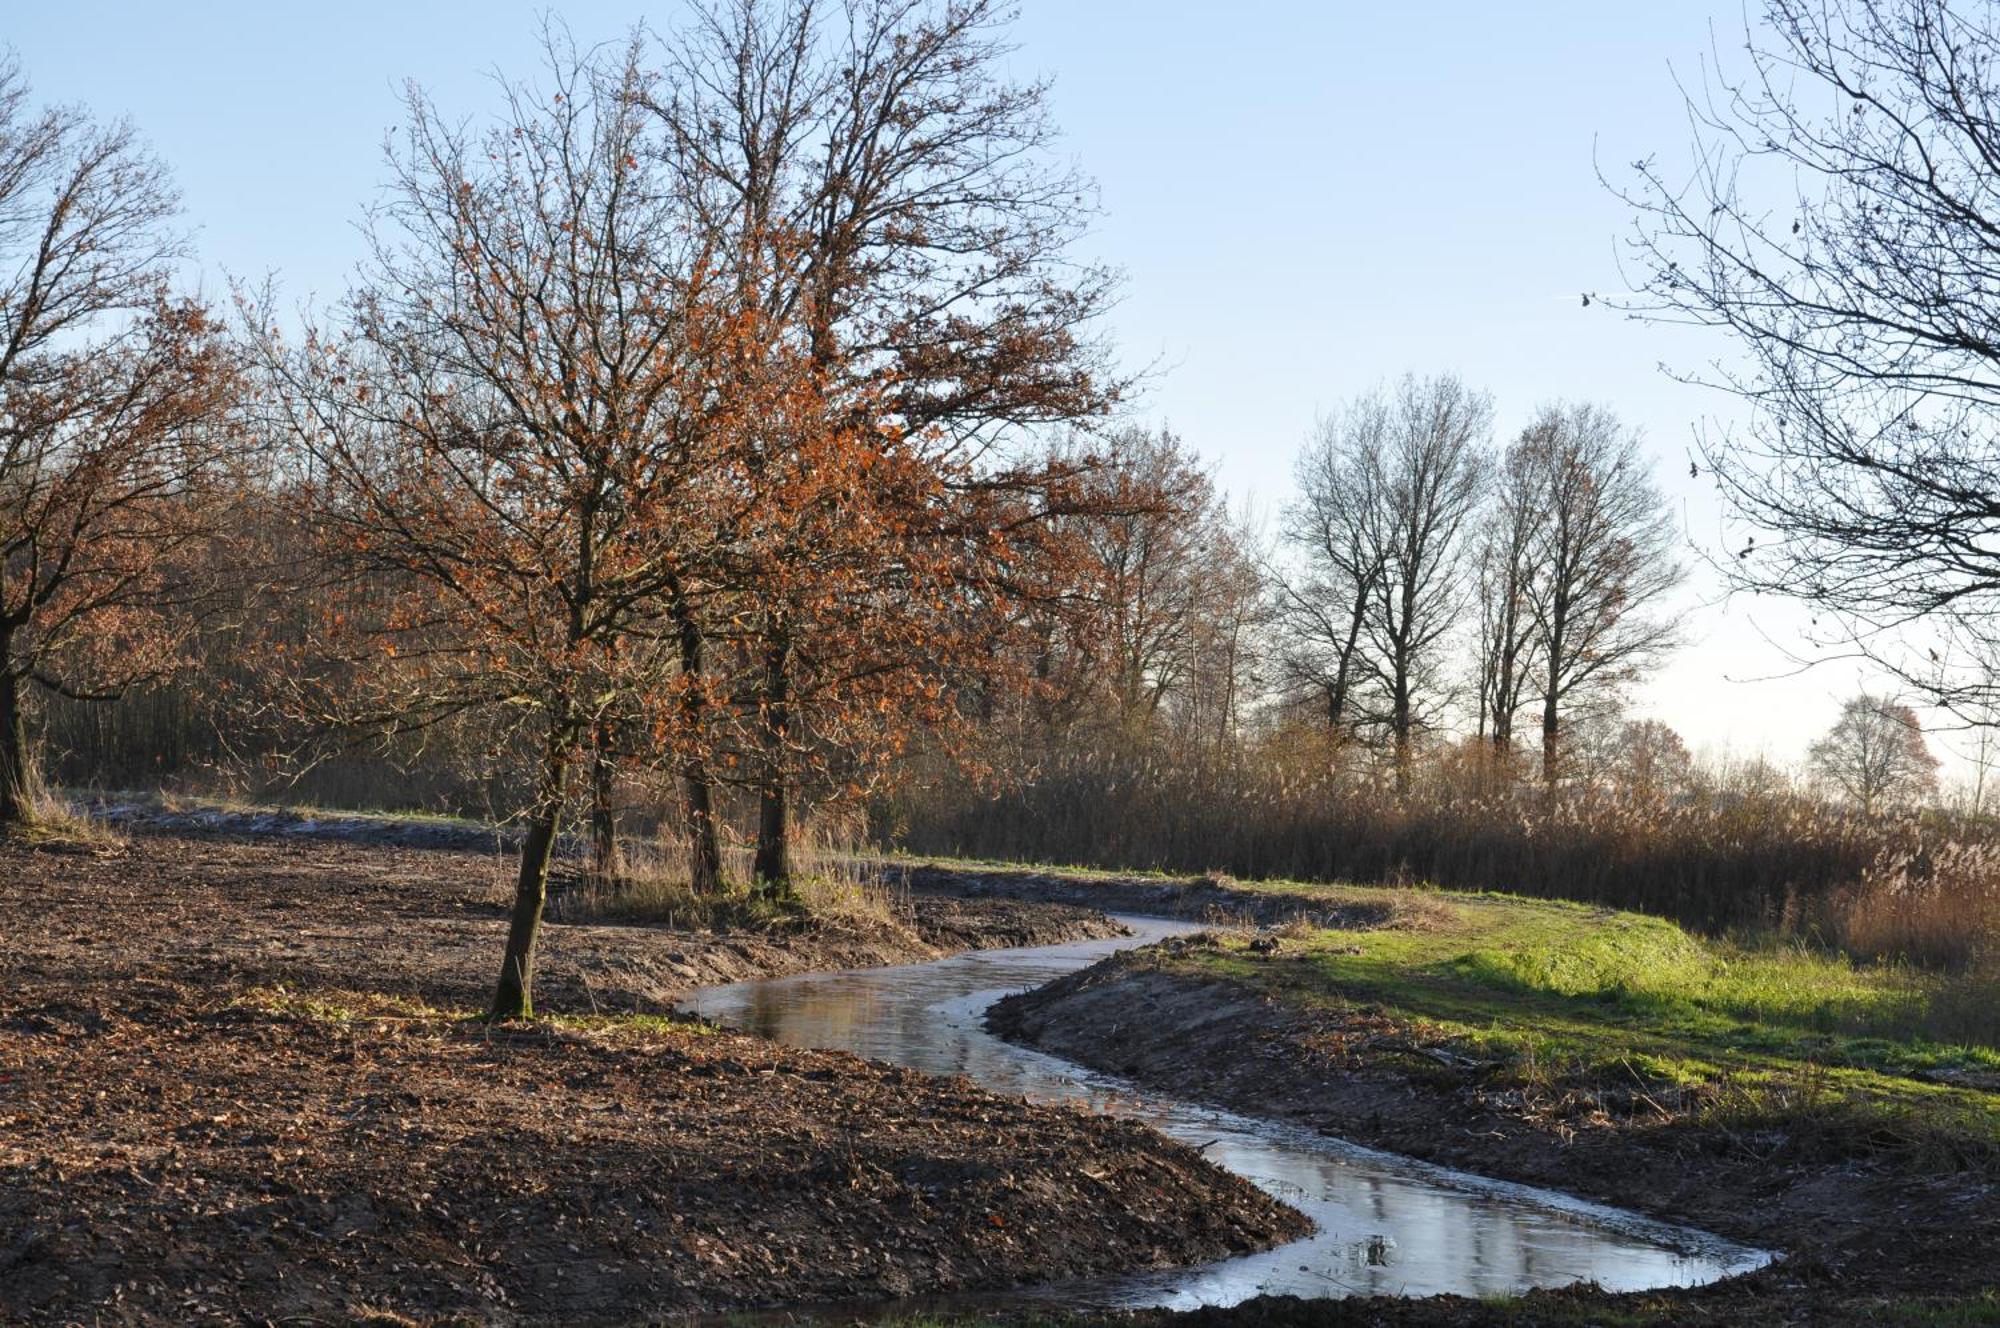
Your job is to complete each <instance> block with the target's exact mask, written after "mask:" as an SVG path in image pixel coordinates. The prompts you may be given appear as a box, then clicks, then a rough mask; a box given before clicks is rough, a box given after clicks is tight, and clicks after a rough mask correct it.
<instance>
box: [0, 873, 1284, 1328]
mask: <svg viewBox="0 0 2000 1328" xmlns="http://www.w3.org/2000/svg"><path fill="white" fill-rule="evenodd" d="M505 870H506V869H505V864H504V863H496V862H495V861H493V860H491V859H489V858H486V857H482V856H480V855H477V854H471V853H450V852H439V851H432V850H410V849H395V848H382V847H357V846H350V845H342V844H334V843H321V842H295V843H279V844H266V843H244V842H235V841H229V840H221V839H211V840H201V839H172V838H153V837H144V836H138V837H134V838H133V839H132V840H131V841H130V842H129V843H126V844H122V845H118V844H113V845H107V846H99V847H87V848H81V849H74V850H70V851H38V850H36V849H33V848H28V847H23V846H19V845H5V846H0V928H4V934H5V935H6V936H7V938H8V943H7V945H6V947H5V949H4V951H0V1319H4V1320H5V1321H8V1322H27V1323H128V1322H137V1323H185V1322H264V1321H270V1322H285V1323H342V1322H353V1321H356V1319H357V1317H359V1316H363V1315H365V1314H369V1313H376V1312H380V1313H382V1314H388V1313H390V1312H393V1313H394V1314H400V1315H403V1316H406V1317H407V1318H408V1319H410V1320H414V1321H416V1322H426V1323H427V1322H439V1321H448V1322H467V1323H472V1322H477V1323H510V1322H521V1323H593V1322H614V1321H616V1322H629V1321H631V1320H632V1319H634V1318H640V1317H644V1316H645V1315H647V1314H649V1313H656V1312H657V1313H664V1312H668V1311H674V1310H683V1311H684V1310H695V1309H700V1310H723V1309H729V1308H733V1307H739V1306H752V1305H773V1304H786V1303H800V1302H815V1301H826V1300H833V1299H846V1298H851V1297H879V1296H886V1295H897V1294H903V1293H908V1292H931V1291H949V1290H958V1289H971V1288H984V1287H994V1286H999V1285H1004V1284H1007V1283H1012V1282H1017V1281H1021V1280H1025V1279H1035V1278H1041V1277H1049V1276H1066V1275H1073V1274H1080V1273H1087V1272H1095V1271H1109V1270H1113V1269H1120V1268H1129V1267H1138V1266H1143V1265H1159V1264H1171V1263H1185V1262H1194V1261H1199V1260H1204V1259H1208V1258H1212V1257H1215V1256H1218V1255H1221V1254H1223V1253H1226V1252H1229V1251H1234V1250H1241V1249H1247V1248H1252V1247H1257V1246H1261V1245H1265V1244H1269V1243H1271V1242H1272V1241H1274V1240H1276V1239H1279V1238H1281V1237H1284V1236H1288V1235H1290V1234H1293V1233H1294V1232H1296V1231H1297V1230H1298V1228H1299V1226H1300V1225H1301V1219H1299V1218H1298V1217H1297V1216H1296V1215H1295V1214H1292V1213H1290V1212H1289V1211H1288V1210H1285V1209H1282V1208H1280V1207H1279V1206H1278V1205H1276V1204H1275V1203H1274V1202H1273V1201H1271V1200H1270V1199H1268V1198H1267V1197H1266V1196H1264V1195H1263V1194H1262V1193H1261V1192H1259V1191H1257V1190H1255V1189H1254V1188H1253V1187H1251V1186H1249V1185H1247V1184H1245V1183H1242V1182H1239V1181H1236V1180H1234V1179H1232V1178H1230V1177H1228V1176H1226V1175H1224V1174H1223V1173H1221V1172H1219V1171H1217V1170H1215V1169H1214V1168H1212V1167H1210V1166H1209V1165H1208V1164H1206V1163H1205V1162H1203V1161H1202V1160H1201V1159H1200V1158H1199V1157H1198V1156H1197V1155H1196V1154H1194V1153H1192V1152H1190V1151H1188V1150H1186V1149H1183V1148H1180V1147H1178V1146H1175V1145H1171V1144H1168V1143H1166V1142H1165V1141H1163V1140H1161V1139H1159V1138H1158V1137H1157V1136H1154V1135H1151V1134H1150V1133H1148V1132H1147V1131H1145V1130H1143V1129H1140V1128H1138V1127H1136V1126H1133V1125H1129V1124H1123V1123H1118V1122H1114V1121H1110V1120H1106V1119H1103V1118H1097V1117H1090V1116H1085V1115H1082V1114H1079V1113H1074V1112H1067V1111H1059V1110H1050V1109H1043V1108H1035V1107H1030V1106H1027V1105H1025V1104H1023V1103H1021V1102H1018V1101H1008V1100H1005V1099H1001V1098H997V1097H995V1096H993V1095H991V1094H988V1093H985V1092H982V1091H980V1090H978V1089H976V1088H974V1087H972V1086H971V1085H970V1084H968V1083H966V1082H964V1081H962V1080H936V1079H929V1078H926V1077H924V1076H920V1075H916V1074H913V1073H909V1072H905V1071H900V1070H895V1069H889V1068H884V1067H878V1066H872V1065H869V1064H866V1063H864V1062H861V1061H857V1060H855V1059H853V1058H850V1057H845V1056H839V1055H830V1054H819V1053H811V1052H799V1051H794V1050H787V1049H784V1048H780V1047H776V1046H773V1045H770V1044H766V1043H762V1042H759V1041H756V1040H754V1039H751V1038H747V1037H741V1036H737V1035H734V1034H726V1033H717V1032H712V1031H705V1030H701V1029H696V1028H690V1027H689V1026H687V1025H685V1024H679V1023H673V1022H670V1021H666V1020H661V1019H657V1018H649V1017H644V1016H640V1017H632V1016H629V1015H626V1014H625V1013H624V1012H627V1011H632V1010H635V1009H637V1010H648V1009H659V1008H661V1007H662V1006H663V1005H664V1004H665V1002H666V1001H668V1000H669V999H670V998H671V997H672V995H673V994H674V993H676V992H677V991H681V990H685V989H686V988H687V987H689V986H693V985H699V984H702V983H707V982H714V981H724V980H729V979H732V978H739V977H745V976H750V975H753V974H758V973H768V972H782V971H798V970H801V969H806V968H813V967H827V966H848V965H858V964H867V963H881V962H890V961H896V960H905V959H911V958H919V957H924V956H926V955H928V954H932V953H937V952H939V951H940V950H941V949H944V948H956V947H959V946H963V945H965V944H968V943H987V944H1012V943H1023V942H1030V941H1053V940H1056V939H1061V938H1065V937H1071V936H1078V935H1096V934H1103V933H1104V932H1105V931H1106V930H1107V926H1108V924H1106V923H1105V921H1104V920H1103V919H1102V918H1101V917H1098V916H1095V915H1092V914H1090V913H1088V912H1085V911H1081V910H1075V909H1066V908H1062V907H1058V906H1053V905H1037V904H1032V903H1004V902H991V901H984V902H977V903H967V902H964V901H954V900H943V899H932V898H929V897H924V898H919V899H916V900H914V901H912V903H911V905H910V908H909V911H908V912H907V913H906V914H904V915H902V916H899V917H892V918H872V919H868V920H866V921H864V922H855V923H852V924H846V925H842V926H835V927H827V928H812V927H802V928H797V929H794V930H793V931H791V932H789V933H778V934H758V935H743V936H721V935H710V936H693V935H688V934H684V933H674V932H668V931H662V930H656V929H649V928H634V927H554V928H552V929H551V930H550V934H549V937H548V946H547V950H546V952H545V958H544V961H543V969H542V974H543V978H542V990H541V993H540V995H541V998H542V999H541V1003H542V1005H543V1007H544V1008H545V1009H546V1010H549V1011H552V1012H563V1013H562V1014H560V1015H558V1017H557V1018H555V1019H553V1020H550V1021H546V1022H544V1023H543V1024H541V1025H538V1026H536V1027H533V1028H531V1029H525V1030H495V1029H489V1028H487V1027H486V1026H484V1025H481V1024H478V1023H475V1022H471V1021H468V1020H466V1019H464V1018H462V1017H460V1016H461V1015H462V1013H463V1012H464V1011H465V1010H467V1009H471V1008H476V1007H477V1006H478V1005H479V1003H480V1002H481V1001H483V999H484V997H485V995H486V991H487V984H488V983H489V982H490V980H491V978H492V973H491V971H490V970H491V967H492V965H493V964H494V963H495V962H496V956H497V953H498V949H499V939H500V934H501V930H502V927H503V926H504V923H503V921H502V919H501V913H500V908H499V905H498V899H499V897H500V891H499V889H498V885H499V883H500V882H503V881H504V879H505ZM592 1011H600V1012H617V1013H616V1014H610V1013H600V1014H593V1013H591V1012H592ZM565 1016H566V1017H565ZM382 1321H384V1322H387V1321H390V1320H388V1319H386V1318H385V1319H383V1320H382Z"/></svg>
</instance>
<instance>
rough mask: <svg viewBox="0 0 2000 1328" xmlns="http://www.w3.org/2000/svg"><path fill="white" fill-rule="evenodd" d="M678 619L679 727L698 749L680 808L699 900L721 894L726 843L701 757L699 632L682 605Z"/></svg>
mask: <svg viewBox="0 0 2000 1328" xmlns="http://www.w3.org/2000/svg"><path fill="white" fill-rule="evenodd" d="M674 619H675V624H676V628H677V631H678V635H679V638H680V650H681V676H682V680H683V682H684V683H685V684H686V685H685V686H684V687H683V689H682V691H681V725H682V728H683V730H684V731H685V733H686V734H687V736H688V740H689V741H690V742H692V743H693V744H694V752H693V754H692V755H691V756H690V757H689V758H688V761H687V764H686V765H685V766H684V767H683V770H682V774H681V790H682V806H683V808H684V810H685V812H686V815H687V837H688V888H689V889H691V890H693V891H694V892H695V893H696V894H698V895H712V894H719V893H721V891H722V841H721V840H720V839H719V838H717V836H716V828H715V788H714V783H713V781H712V780H711V779H710V778H709V774H708V762H707V761H706V760H705V759H704V757H703V755H702V738H703V728H704V724H703V715H702V710H703V702H702V695H701V687H700V681H699V680H700V678H701V676H702V669H703V667H704V661H703V658H702V639H701V627H700V626H699V625H698V624H697V623H696V622H695V620H694V615H693V614H692V613H691V612H689V610H688V608H687V606H686V605H685V604H682V603H679V602H676V604H675V606H674Z"/></svg>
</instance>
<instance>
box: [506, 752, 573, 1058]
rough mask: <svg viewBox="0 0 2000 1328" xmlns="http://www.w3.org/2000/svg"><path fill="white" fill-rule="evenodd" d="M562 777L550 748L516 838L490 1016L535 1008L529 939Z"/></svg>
mask: <svg viewBox="0 0 2000 1328" xmlns="http://www.w3.org/2000/svg"><path fill="white" fill-rule="evenodd" d="M568 777H569V758H568V756H567V755H566V754H563V753H561V752H551V753H550V755H549V757H548V763H547V765H546V766H545V767H544V768H543V772H542V787H541V790H540V792H539V793H538V795H537V797H536V799H535V810H534V812H533V815H532V818H531V819H530V821H529V822H528V834H527V837H526V838H525V839H523V840H522V841H521V872H520V875H519V876H518V877H517V878H516V880H515V884H514V908H513V912H512V913H511V914H509V915H508V919H507V952H506V956H505V958H504V959H503V960H502V961H501V964H500V981H499V983H498V985H497V986H495V988H494V990H493V1008H492V1009H491V1010H489V1011H488V1012H487V1017H488V1018H490V1019H529V1018H532V1017H533V1016H534V1013H535V1002H534V988H535V941H536V940H537V938H539V936H540V935H541V930H542V905H543V904H544V903H545V902H547V900H548V893H549V861H550V859H551V858H553V857H554V856H555V848H556V832H557V830H558V829H559V828H560V826H561V822H562V806H563V791H564V787H565V785H566V784H567V783H568Z"/></svg>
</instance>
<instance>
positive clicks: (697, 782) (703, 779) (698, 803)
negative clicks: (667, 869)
mask: <svg viewBox="0 0 2000 1328" xmlns="http://www.w3.org/2000/svg"><path fill="white" fill-rule="evenodd" d="M681 786H682V793H683V795H684V796H683V799H682V803H683V806H684V807H685V809H686V813H687V834H688V888H689V889H691V890H693V891H694V892H695V893H696V894H698V895H713V894H720V893H721V892H722V841H721V840H720V839H718V838H717V837H716V833H715V787H714V784H713V782H712V781H711V780H710V779H709V777H708V767H707V765H705V764H704V763H702V762H701V761H699V760H697V761H695V762H694V764H692V765H691V766H689V767H688V772H687V775H686V776H685V777H684V778H683V779H682V781H681Z"/></svg>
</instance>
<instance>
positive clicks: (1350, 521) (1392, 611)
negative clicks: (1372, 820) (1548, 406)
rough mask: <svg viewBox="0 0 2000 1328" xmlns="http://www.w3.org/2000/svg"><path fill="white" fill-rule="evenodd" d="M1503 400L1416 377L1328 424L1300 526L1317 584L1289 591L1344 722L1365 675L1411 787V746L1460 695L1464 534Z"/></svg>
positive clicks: (1373, 718) (1307, 468)
mask: <svg viewBox="0 0 2000 1328" xmlns="http://www.w3.org/2000/svg"><path fill="white" fill-rule="evenodd" d="M1492 421H1493V406H1492V402H1491V400H1490V399H1489V398H1488V397H1486V396H1485V395H1484V394H1483V393H1478V392H1474V391H1472V390H1471V389H1470V388H1468V387H1466V385H1465V384H1464V383H1463V382H1461V381H1460V380H1458V379H1457V378H1454V377H1451V376H1449V375H1442V376H1438V377H1433V378H1418V377H1416V376H1415V375H1410V376H1407V377H1405V378H1404V379H1403V380H1402V381H1401V382H1399V383H1398V384H1397V385H1396V387H1395V389H1394V390H1393V391H1386V390H1384V391H1378V392H1376V393H1375V394H1373V395H1372V396H1370V397H1364V398H1363V399H1361V400H1360V401H1358V402H1356V403H1354V405H1352V406H1351V407H1349V409H1348V410H1347V411H1346V412H1345V413H1344V414H1343V415H1342V416H1340V417H1339V418H1338V419H1336V420H1335V421H1333V422H1332V423H1330V424H1328V425H1325V426H1323V427H1322V429H1321V433H1320V437H1319V439H1318V440H1317V441H1316V442H1315V444H1314V445H1313V446H1312V447H1310V448H1308V450H1307V452H1306V454H1305V456H1304V458H1303V459H1302V460H1301V462H1300V467H1299V477H1300V489H1301V492H1300V496H1299V499H1298V502H1297V503H1296V504H1295V506H1294V508H1293V510H1292V512H1291V514H1290V516H1289V519H1288V522H1287V532H1288V534H1289V535H1290V537H1291V540H1292V543H1293V544H1294V546H1295V547H1297V548H1299V549H1300V550H1301V552H1302V553H1303V554H1304V565H1305V569H1306V573H1305V578H1304V579H1302V580H1301V581H1300V582H1299V583H1298V584H1297V585H1294V586H1292V587H1290V588H1288V589H1287V591H1286V592H1285V598H1286V600H1287V602H1288V603H1289V605H1290V607H1291V609H1292V612H1291V615H1290V616H1291V619H1292V621H1293V622H1294V623H1295V624H1298V625H1300V626H1302V627H1303V628H1304V629H1305V630H1304V631H1303V632H1302V633H1301V637H1300V640H1301V641H1302V642H1303V643H1306V644H1307V646H1308V648H1307V650H1305V651H1303V652H1298V653H1297V654H1295V656H1294V658H1295V659H1298V660H1299V661H1300V663H1299V664H1298V665H1296V666H1295V667H1297V668H1298V669H1299V671H1300V672H1301V673H1302V674H1304V675H1305V676H1308V677H1316V678H1318V679H1323V680H1324V681H1323V683H1322V685H1323V686H1324V687H1325V689H1326V691H1327V694H1328V712H1329V718H1330V719H1334V720H1335V721H1336V722H1337V721H1338V718H1339V716H1340V713H1341V712H1342V711H1344V709H1345V707H1346V706H1347V705H1348V704H1351V702H1352V699H1353V696H1352V693H1351V691H1350V689H1351V688H1352V685H1353V681H1354V679H1355V678H1356V677H1360V678H1362V679H1365V681H1366V683H1367V688H1366V691H1365V693H1364V694H1363V695H1364V696H1365V701H1366V713H1367V717H1368V719H1369V721H1370V723H1372V724H1373V725H1375V726H1377V727H1378V728H1380V730H1381V731H1382V732H1384V733H1385V734H1386V735H1387V741H1388V745H1389V748H1390V751H1391V758H1392V761H1393V764H1394V767H1395V772H1396V786H1397V788H1398V790H1399V791H1407V790H1408V787H1409V781H1410V760H1411V755H1412V742H1413V740H1414V738H1415V736H1416V735H1417V734H1418V733H1419V732H1421V731H1423V730H1426V729H1428V728H1429V727H1431V726H1432V725H1433V724H1434V723H1435V722H1436V720H1437V717H1438V715H1439V712H1440V711H1441V710H1442V709H1443V707H1444V706H1445V705H1446V704H1448V703H1449V701H1450V699H1451V695H1450V689H1449V687H1448V685H1447V684H1446V682H1445V674H1446V670H1445V668H1444V667H1443V655H1444V650H1445V647H1446V646H1447V644H1448V643H1449V641H1450V638H1451V637H1452V635H1453V634H1454V633H1455V632H1456V631H1457V629H1458V627H1459V616H1460V612H1461V610H1462V609H1463V608H1464V606H1465V603H1466V586H1465V576H1464V570H1465V568H1464V554H1465V544H1466V540H1465V535H1466V531H1467V527H1468V525H1469V523H1470V521H1471V519H1472V515H1473V512H1474V510H1475V508H1476V507H1477V504H1478V501H1479V497H1480V493H1481V490H1482V487H1483V485H1484V484H1485V482H1486V469H1487V464H1486V453H1485V450H1484V449H1485V446H1486V442H1487V438H1488V436H1489V434H1490V432H1491V430H1492Z"/></svg>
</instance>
